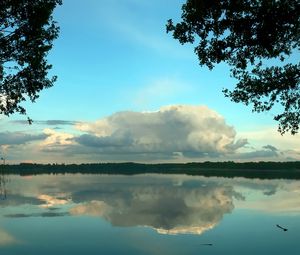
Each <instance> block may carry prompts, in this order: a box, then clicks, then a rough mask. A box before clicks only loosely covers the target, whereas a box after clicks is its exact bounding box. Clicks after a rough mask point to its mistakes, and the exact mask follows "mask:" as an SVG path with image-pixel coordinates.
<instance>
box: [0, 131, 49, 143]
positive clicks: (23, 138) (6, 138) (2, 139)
mask: <svg viewBox="0 0 300 255" xmlns="http://www.w3.org/2000/svg"><path fill="white" fill-rule="evenodd" d="M47 136H48V135H47V134H28V133H24V132H1V133H0V145H20V144H26V143H29V142H33V141H38V140H44V139H45V138H47Z"/></svg>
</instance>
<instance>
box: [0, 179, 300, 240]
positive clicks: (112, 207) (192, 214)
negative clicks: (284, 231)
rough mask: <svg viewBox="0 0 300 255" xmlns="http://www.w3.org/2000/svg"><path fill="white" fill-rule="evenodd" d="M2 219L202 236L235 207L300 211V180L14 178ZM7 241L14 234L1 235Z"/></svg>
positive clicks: (10, 184)
mask: <svg viewBox="0 0 300 255" xmlns="http://www.w3.org/2000/svg"><path fill="white" fill-rule="evenodd" d="M9 186H10V194H9V196H8V198H7V199H6V200H4V201H2V202H1V207H2V209H1V215H2V216H3V217H6V218H25V217H66V216H91V217H101V218H103V219H105V220H106V221H108V222H110V223H111V224H112V225H113V226H119V227H134V226H147V227H151V228H153V229H155V230H156V231H157V232H159V233H162V234H186V233H190V234H202V233H203V232H205V231H207V230H210V229H213V228H214V227H215V226H217V225H218V224H219V223H220V222H221V220H222V218H223V217H224V215H226V214H230V213H231V212H232V211H233V210H234V208H235V207H236V208H240V209H247V210H261V211H264V210H265V211H268V210H269V211H272V212H275V213H276V212H277V213H291V212H292V213H298V214H299V212H300V205H299V198H300V184H299V182H297V181H280V180H272V181H267V180H264V181H262V180H247V179H243V178H239V179H224V178H204V177H188V176H163V175H141V176H131V177H128V176H101V175H96V176H91V175H67V176H61V175H59V176H35V177H26V178H24V177H16V176H15V177H12V181H11V182H10V183H9ZM0 237H2V238H1V239H2V240H9V235H5V232H3V231H2V232H0Z"/></svg>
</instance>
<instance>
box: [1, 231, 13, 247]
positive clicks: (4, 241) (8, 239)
mask: <svg viewBox="0 0 300 255" xmlns="http://www.w3.org/2000/svg"><path fill="white" fill-rule="evenodd" d="M15 243H17V240H16V239H15V238H14V237H13V236H12V235H10V234H9V233H7V232H6V231H5V230H3V229H0V246H7V245H13V244H15Z"/></svg>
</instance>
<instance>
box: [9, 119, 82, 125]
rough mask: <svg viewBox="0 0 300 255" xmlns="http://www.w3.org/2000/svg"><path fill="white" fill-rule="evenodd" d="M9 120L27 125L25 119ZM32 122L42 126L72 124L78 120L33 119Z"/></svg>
mask: <svg viewBox="0 0 300 255" xmlns="http://www.w3.org/2000/svg"><path fill="white" fill-rule="evenodd" d="M10 122H11V123H13V124H20V125H28V121H27V120H12V121H10ZM33 123H34V124H38V125H44V126H62V125H71V126H73V125H76V124H77V123H79V122H78V121H74V120H34V121H33Z"/></svg>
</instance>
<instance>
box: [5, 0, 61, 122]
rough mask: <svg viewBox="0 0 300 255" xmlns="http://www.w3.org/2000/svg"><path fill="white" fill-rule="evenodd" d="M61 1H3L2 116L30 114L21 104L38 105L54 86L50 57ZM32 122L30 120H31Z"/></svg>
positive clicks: (57, 29) (56, 34)
mask: <svg viewBox="0 0 300 255" xmlns="http://www.w3.org/2000/svg"><path fill="white" fill-rule="evenodd" d="M60 4H61V0H1V4H0V114H5V115H7V116H9V115H10V114H12V113H15V112H19V113H21V114H26V110H25V108H24V107H22V106H21V105H20V104H21V103H22V102H23V101H26V100H28V99H29V100H30V101H32V102H34V101H35V100H36V99H37V98H38V93H39V92H40V91H41V90H43V89H45V88H49V87H51V86H52V85H53V83H54V82H55V80H56V78H57V77H56V76H53V77H51V78H49V77H47V76H48V71H49V70H50V69H51V67H52V66H51V65H50V64H48V63H47V60H46V56H47V53H48V51H49V50H50V49H51V48H52V42H53V40H54V39H55V38H57V36H58V32H59V28H58V26H57V24H56V22H55V21H53V17H52V12H53V10H54V8H55V7H56V6H57V5H60ZM29 120H30V119H29Z"/></svg>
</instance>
